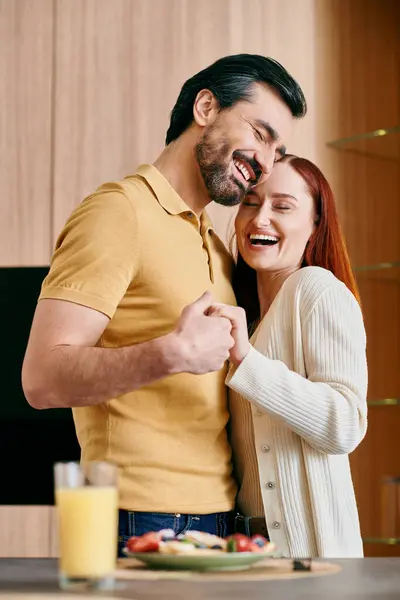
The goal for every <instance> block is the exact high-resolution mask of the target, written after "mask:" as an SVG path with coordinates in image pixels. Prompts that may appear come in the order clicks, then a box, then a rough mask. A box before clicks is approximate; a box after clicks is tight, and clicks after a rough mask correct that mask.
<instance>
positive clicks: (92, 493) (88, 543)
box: [54, 462, 118, 589]
mask: <svg viewBox="0 0 400 600" xmlns="http://www.w3.org/2000/svg"><path fill="white" fill-rule="evenodd" d="M117 478H118V471H117V468H116V467H115V466H114V465H111V464H109V463H106V462H89V463H87V464H79V463H76V462H68V463H56V464H55V466H54V480H55V497H56V508H57V513H58V532H59V545H60V558H59V581H60V587H62V588H64V589H70V588H76V587H81V588H82V587H83V588H85V587H90V588H95V589H109V588H112V587H113V586H114V583H115V578H114V572H115V568H116V559H117V535H118V534H117V531H118V487H117Z"/></svg>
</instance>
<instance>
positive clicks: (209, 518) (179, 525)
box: [118, 510, 236, 556]
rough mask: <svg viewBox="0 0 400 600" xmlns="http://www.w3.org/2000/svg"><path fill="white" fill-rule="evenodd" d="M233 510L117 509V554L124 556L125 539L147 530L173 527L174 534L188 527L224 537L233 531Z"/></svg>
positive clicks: (182, 531)
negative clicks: (201, 512)
mask: <svg viewBox="0 0 400 600" xmlns="http://www.w3.org/2000/svg"><path fill="white" fill-rule="evenodd" d="M235 515H236V513H235V512H225V513H213V514H210V515H181V514H178V513H177V514H173V513H171V514H170V513H154V512H132V511H128V510H120V511H119V526H118V556H124V554H123V553H122V548H124V547H125V544H126V542H127V540H128V539H129V538H130V537H132V536H133V535H135V536H140V535H143V534H144V533H147V532H149V531H159V530H160V529H173V530H174V531H175V533H176V534H178V533H185V531H188V530H189V529H196V530H197V531H205V532H207V533H213V534H214V535H218V536H219V537H226V536H227V535H231V534H232V533H233V532H234V521H235Z"/></svg>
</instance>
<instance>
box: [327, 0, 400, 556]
mask: <svg viewBox="0 0 400 600" xmlns="http://www.w3.org/2000/svg"><path fill="white" fill-rule="evenodd" d="M316 6H317V13H316V23H317V30H318V32H319V36H320V40H321V41H320V47H321V49H322V50H323V51H321V53H320V54H319V57H318V61H317V80H318V81H320V82H321V85H320V86H319V90H318V100H317V109H318V110H317V115H316V116H317V120H318V122H319V123H320V133H321V134H322V137H321V138H320V141H319V143H320V144H321V147H320V152H319V156H320V161H321V164H322V165H323V166H324V168H326V172H327V173H328V175H329V178H330V180H331V181H332V182H333V183H334V188H335V191H336V193H337V200H338V205H339V211H340V215H341V218H342V223H343V229H344V232H345V235H346V239H347V243H348V248H349V253H350V257H351V260H352V263H353V265H354V266H356V267H358V266H363V265H371V264H375V263H380V262H391V261H399V260H400V161H399V158H400V152H399V150H400V145H399V138H397V139H396V138H393V140H394V141H391V138H380V139H377V140H372V141H369V142H368V143H359V144H357V145H352V146H351V147H350V146H348V147H347V150H346V151H344V150H334V149H328V148H327V147H326V145H325V142H326V141H328V140H334V139H338V138H342V137H349V136H353V135H356V134H360V133H363V132H367V131H371V130H374V129H382V128H387V127H391V126H395V125H398V124H399V122H400V70H399V64H400V36H399V31H400V3H399V2H397V0H383V1H382V2H378V1H377V0H348V1H347V2H341V0H327V1H326V2H322V1H321V2H317V4H316ZM350 149H351V151H350ZM389 150H390V154H391V156H392V158H388V156H387V155H388V154H389ZM396 151H397V157H396V158H393V157H394V156H395V152H396ZM357 279H358V283H359V288H360V293H361V299H362V306H363V313H364V319H365V325H366V331H367V355H368V365H369V390H368V397H369V399H370V400H379V399H383V398H396V397H397V398H400V370H399V368H398V365H399V364H400V272H399V269H397V270H396V269H392V270H388V271H382V270H381V271H380V270H375V271H374V270H372V271H366V272H358V274H357ZM399 419H400V407H399V406H388V407H375V406H371V407H370V409H369V429H368V432H367V435H366V438H365V440H364V441H363V442H362V444H361V445H360V447H359V448H358V449H357V450H356V451H355V453H354V454H353V455H352V457H351V464H352V472H353V477H354V483H355V488H356V495H357V500H358V504H359V512H360V520H361V529H362V533H363V535H364V536H366V537H381V536H383V535H384V531H383V529H382V524H381V513H382V510H383V509H382V505H381V496H382V489H383V480H384V477H385V476H388V475H389V476H399V475H400V442H399V438H398V431H399V425H400V421H399ZM397 535H398V536H399V537H400V531H398V532H397ZM365 553H366V555H368V556H393V555H399V554H400V547H399V546H397V547H393V546H385V545H381V544H379V545H377V544H366V545H365Z"/></svg>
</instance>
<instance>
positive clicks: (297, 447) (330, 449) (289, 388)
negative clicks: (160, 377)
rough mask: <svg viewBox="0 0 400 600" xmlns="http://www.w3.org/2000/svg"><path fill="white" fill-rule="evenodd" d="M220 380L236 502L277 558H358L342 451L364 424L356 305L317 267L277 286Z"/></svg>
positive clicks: (357, 530)
mask: <svg viewBox="0 0 400 600" xmlns="http://www.w3.org/2000/svg"><path fill="white" fill-rule="evenodd" d="M251 342H252V348H251V350H250V352H249V353H248V355H247V356H246V358H245V359H244V360H243V361H242V363H241V364H240V366H239V367H238V368H235V367H233V366H232V367H231V369H230V371H229V373H228V377H227V380H226V383H227V385H228V386H229V388H231V390H233V391H231V393H230V411H231V434H232V444H233V449H234V459H235V465H236V470H237V476H238V479H239V485H240V489H239V496H238V502H239V508H240V509H241V510H242V512H244V514H247V515H248V516H257V515H259V514H260V513H263V514H265V516H266V520H267V526H268V530H269V533H270V538H271V540H272V541H273V542H275V543H276V545H277V546H278V549H279V550H280V551H281V552H283V554H284V555H286V556H294V557H317V556H318V557H335V558H339V557H360V556H362V555H363V548H362V540H361V535H360V527H359V520H358V512H357V505H356V500H355V496H354V489H353V483H352V478H351V473H350V466H349V459H348V455H349V453H351V452H352V451H353V450H354V449H355V448H356V447H357V446H358V444H359V443H360V442H361V440H362V439H363V437H364V435H365V433H366V429H367V403H366V394H367V363H366V352H365V346H366V339H365V329H364V324H363V319H362V314H361V310H360V308H359V305H358V303H357V301H356V300H355V298H354V296H353V295H352V294H351V292H350V291H349V290H348V289H347V287H346V286H345V285H344V284H343V283H342V282H340V281H339V280H338V279H336V278H335V277H334V275H333V274H332V273H331V272H330V271H327V270H325V269H321V268H319V267H306V268H302V269H300V270H298V271H297V272H296V273H294V274H292V275H291V276H290V277H288V279H287V280H286V281H285V282H284V284H283V286H282V287H281V289H280V291H279V292H278V294H277V296H276V298H275V300H274V302H273V303H272V305H271V307H270V309H269V311H268V313H267V314H266V315H265V317H264V319H263V320H262V322H261V324H260V325H259V327H258V329H257V331H256V332H255V334H254V336H253V337H252V339H251Z"/></svg>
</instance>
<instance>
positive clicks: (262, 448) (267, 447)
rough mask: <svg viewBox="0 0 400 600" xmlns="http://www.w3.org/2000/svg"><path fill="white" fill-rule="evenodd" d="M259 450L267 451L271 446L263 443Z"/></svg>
mask: <svg viewBox="0 0 400 600" xmlns="http://www.w3.org/2000/svg"><path fill="white" fill-rule="evenodd" d="M261 450H262V451H263V452H269V451H270V450H271V448H270V447H269V446H267V444H264V445H263V446H261Z"/></svg>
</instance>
